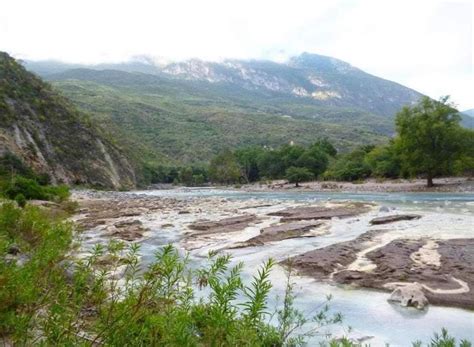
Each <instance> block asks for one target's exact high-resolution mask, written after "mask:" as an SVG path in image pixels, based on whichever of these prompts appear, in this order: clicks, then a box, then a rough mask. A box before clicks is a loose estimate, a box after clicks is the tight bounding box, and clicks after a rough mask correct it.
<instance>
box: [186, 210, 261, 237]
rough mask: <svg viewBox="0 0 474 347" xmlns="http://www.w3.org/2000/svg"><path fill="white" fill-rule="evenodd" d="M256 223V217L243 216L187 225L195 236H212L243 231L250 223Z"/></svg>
mask: <svg viewBox="0 0 474 347" xmlns="http://www.w3.org/2000/svg"><path fill="white" fill-rule="evenodd" d="M255 221H257V216H255V215H253V214H251V215H243V216H236V217H229V218H224V219H221V220H218V221H201V222H196V223H193V224H190V225H189V229H191V230H196V231H198V232H199V233H194V234H193V235H196V234H201V235H202V234H212V233H221V232H232V231H240V230H243V229H245V228H246V227H247V226H248V225H249V224H250V223H252V222H255Z"/></svg>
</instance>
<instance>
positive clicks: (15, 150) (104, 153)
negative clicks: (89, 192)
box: [0, 52, 136, 189]
mask: <svg viewBox="0 0 474 347" xmlns="http://www.w3.org/2000/svg"><path fill="white" fill-rule="evenodd" d="M7 153H8V154H14V155H15V156H17V157H19V158H21V159H22V160H23V161H24V162H25V163H26V164H28V165H29V166H30V167H32V168H33V169H34V170H35V171H36V172H37V173H43V174H47V175H48V176H49V177H50V179H51V180H52V182H53V183H60V182H63V183H68V184H89V185H93V186H99V187H104V188H115V189H118V188H122V187H133V186H135V184H136V178H135V172H134V168H133V167H132V165H131V164H130V162H129V160H128V159H127V158H126V157H125V156H124V155H123V154H122V152H121V151H120V149H119V147H117V146H116V145H115V144H113V143H112V142H111V141H110V140H108V139H107V138H106V137H105V136H104V134H102V133H101V131H100V130H98V129H97V128H96V127H95V126H94V125H93V122H92V121H91V120H90V119H89V118H88V116H87V115H85V114H83V113H81V112H79V111H77V110H76V108H75V107H74V106H73V105H72V104H71V103H70V102H69V101H68V100H67V99H65V98H64V97H63V96H61V95H59V94H58V93H57V92H55V91H54V90H53V89H52V88H51V86H49V85H48V84H47V83H45V82H43V81H42V80H41V79H39V78H38V77H36V76H35V75H33V74H32V73H30V72H28V71H26V70H25V69H24V67H23V66H22V65H20V64H19V63H17V62H16V61H15V60H14V59H13V58H11V57H10V56H9V55H8V54H6V53H1V52H0V156H1V155H5V154H7Z"/></svg>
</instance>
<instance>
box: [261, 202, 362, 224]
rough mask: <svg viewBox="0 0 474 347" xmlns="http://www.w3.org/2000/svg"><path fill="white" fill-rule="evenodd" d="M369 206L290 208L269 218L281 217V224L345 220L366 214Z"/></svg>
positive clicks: (347, 205) (274, 213)
mask: <svg viewBox="0 0 474 347" xmlns="http://www.w3.org/2000/svg"><path fill="white" fill-rule="evenodd" d="M369 210H370V206H369V205H365V204H359V203H358V204H344V205H336V206H333V207H326V206H307V207H292V208H287V209H285V210H282V211H278V212H273V213H270V214H269V215H270V216H281V217H282V218H281V220H280V221H281V222H293V221H302V220H318V219H331V218H334V217H338V218H345V217H352V216H356V215H358V214H362V213H365V212H368V211H369Z"/></svg>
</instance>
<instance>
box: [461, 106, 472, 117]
mask: <svg viewBox="0 0 474 347" xmlns="http://www.w3.org/2000/svg"><path fill="white" fill-rule="evenodd" d="M462 113H463V114H466V115H468V116H469V117H474V108H471V109H470V110H465V111H462Z"/></svg>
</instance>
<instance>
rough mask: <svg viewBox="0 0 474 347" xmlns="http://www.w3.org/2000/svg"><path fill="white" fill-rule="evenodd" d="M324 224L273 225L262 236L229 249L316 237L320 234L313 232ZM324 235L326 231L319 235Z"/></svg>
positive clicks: (314, 222) (316, 222)
mask: <svg viewBox="0 0 474 347" xmlns="http://www.w3.org/2000/svg"><path fill="white" fill-rule="evenodd" d="M322 224H323V223H322V222H320V221H305V222H295V223H284V224H279V225H272V226H270V227H267V228H264V229H262V230H261V231H260V235H257V236H255V237H252V238H251V239H249V240H247V241H244V242H240V243H237V244H235V245H233V246H231V247H229V248H244V247H254V246H262V245H264V244H265V243H268V242H274V241H281V240H286V239H292V238H296V237H311V236H316V235H317V234H318V233H315V232H313V229H316V228H318V227H320V226H321V225H322ZM323 233H324V231H321V232H319V235H322V234H323Z"/></svg>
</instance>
